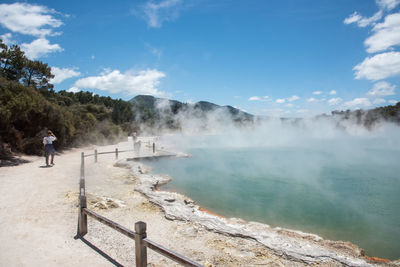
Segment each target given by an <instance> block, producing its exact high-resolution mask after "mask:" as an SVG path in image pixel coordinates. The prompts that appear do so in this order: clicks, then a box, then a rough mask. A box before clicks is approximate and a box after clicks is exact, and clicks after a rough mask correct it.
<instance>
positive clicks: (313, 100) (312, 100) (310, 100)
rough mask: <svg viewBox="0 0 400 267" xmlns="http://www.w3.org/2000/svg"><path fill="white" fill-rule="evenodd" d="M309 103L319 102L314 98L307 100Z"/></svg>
mask: <svg viewBox="0 0 400 267" xmlns="http://www.w3.org/2000/svg"><path fill="white" fill-rule="evenodd" d="M307 102H310V103H312V102H318V99H316V98H314V97H310V98H309V99H307Z"/></svg>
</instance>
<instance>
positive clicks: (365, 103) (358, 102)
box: [344, 98, 372, 109]
mask: <svg viewBox="0 0 400 267" xmlns="http://www.w3.org/2000/svg"><path fill="white" fill-rule="evenodd" d="M371 105H372V104H371V101H369V99H368V98H355V99H353V100H352V101H348V102H345V103H344V106H345V107H347V108H355V109H359V108H362V107H370V106H371Z"/></svg>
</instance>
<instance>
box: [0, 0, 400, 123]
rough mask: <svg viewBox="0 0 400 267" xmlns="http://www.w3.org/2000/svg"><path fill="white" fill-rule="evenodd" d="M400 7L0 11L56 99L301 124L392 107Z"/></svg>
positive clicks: (370, 1)
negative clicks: (195, 105)
mask: <svg viewBox="0 0 400 267" xmlns="http://www.w3.org/2000/svg"><path fill="white" fill-rule="evenodd" d="M399 6H400V0H335V1H332V0H314V1H308V0H279V1H278V0H275V1H273V0H268V1H267V0H264V1H262V0H251V1H242V0H220V1H215V0H157V1H99V0H97V1H73V0H71V1H27V2H15V1H2V2H1V4H0V35H1V37H0V38H2V39H3V41H5V42H6V43H7V44H9V45H10V44H14V43H16V44H18V45H20V46H21V47H22V49H23V50H24V51H25V52H26V54H27V55H28V56H29V57H30V58H31V59H39V60H41V61H44V62H46V63H49V65H50V66H51V67H52V69H53V72H54V74H55V75H56V77H55V79H54V80H53V83H54V84H55V89H56V90H57V91H58V90H72V91H77V90H84V91H86V90H87V91H91V92H94V93H97V94H100V95H106V96H108V95H109V96H111V97H113V98H122V99H125V100H129V99H131V98H132V97H134V96H135V95H137V94H151V95H155V96H158V97H165V98H170V99H176V100H179V101H183V102H197V101H200V100H205V101H210V102H213V103H216V104H219V105H232V106H235V107H238V108H241V109H243V110H245V111H247V112H250V113H252V114H257V115H277V116H288V117H301V116H309V115H315V114H319V113H324V112H325V113H329V112H330V111H332V110H345V109H357V108H362V109H368V108H373V107H376V106H385V105H389V104H395V103H396V102H397V101H398V100H400V97H399V93H398V91H399V88H398V87H399V85H400V78H399V77H400V52H399V51H400V49H399V45H400V8H399Z"/></svg>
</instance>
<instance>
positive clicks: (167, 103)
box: [128, 95, 255, 120]
mask: <svg viewBox="0 0 400 267" xmlns="http://www.w3.org/2000/svg"><path fill="white" fill-rule="evenodd" d="M128 102H129V103H131V104H132V106H133V107H134V108H136V109H138V110H146V109H148V110H150V111H151V112H157V109H162V108H160V107H159V106H160V105H159V104H160V103H162V106H163V107H164V108H165V107H169V108H171V111H172V113H173V114H177V113H178V112H180V111H186V110H188V109H190V108H192V109H194V110H196V111H200V112H203V113H207V112H211V111H227V112H228V114H230V115H231V116H232V118H233V119H234V120H235V119H243V120H252V119H254V117H255V116H254V115H252V114H249V113H247V112H244V111H242V110H240V109H237V108H234V107H232V106H229V105H227V106H220V105H217V104H214V103H211V102H207V101H199V102H197V103H194V104H191V103H182V102H180V101H177V100H170V99H166V98H158V97H154V96H151V95H137V96H135V97H134V98H132V99H131V100H129V101H128Z"/></svg>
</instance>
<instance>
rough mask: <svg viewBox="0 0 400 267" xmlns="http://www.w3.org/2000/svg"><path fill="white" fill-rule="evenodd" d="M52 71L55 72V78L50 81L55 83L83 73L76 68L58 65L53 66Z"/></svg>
mask: <svg viewBox="0 0 400 267" xmlns="http://www.w3.org/2000/svg"><path fill="white" fill-rule="evenodd" d="M51 73H52V74H54V78H53V79H52V80H51V81H50V82H51V83H53V84H58V83H61V82H63V81H64V80H66V79H69V78H73V77H77V76H79V75H81V73H80V72H79V71H76V70H75V69H68V68H61V69H60V68H57V67H51Z"/></svg>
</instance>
